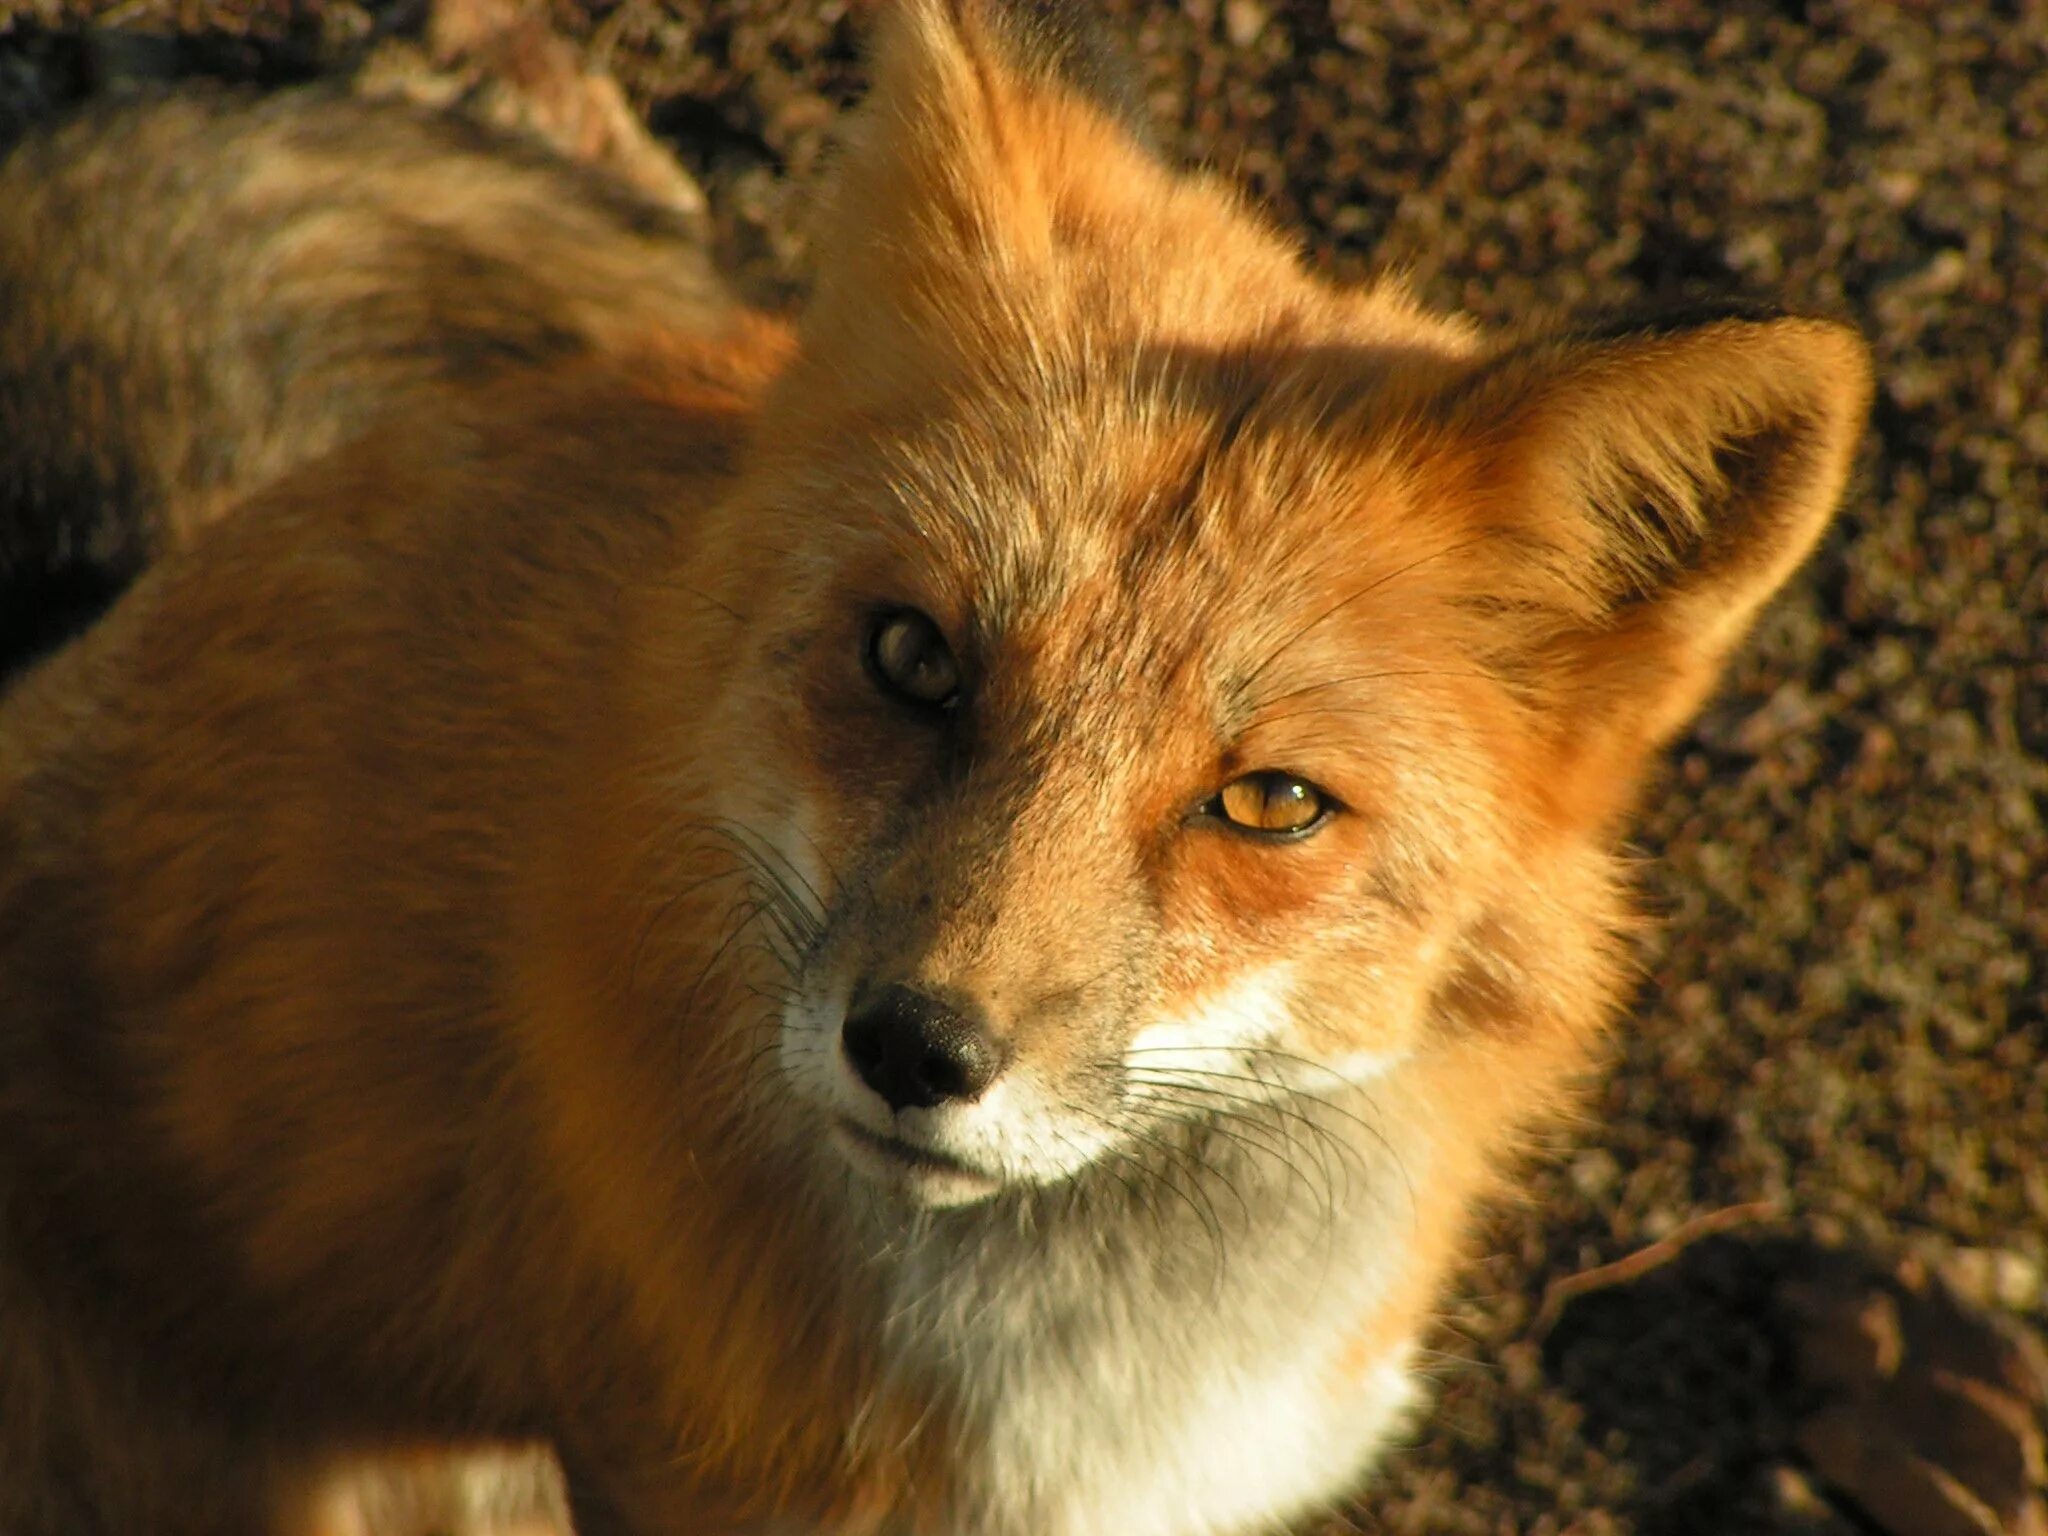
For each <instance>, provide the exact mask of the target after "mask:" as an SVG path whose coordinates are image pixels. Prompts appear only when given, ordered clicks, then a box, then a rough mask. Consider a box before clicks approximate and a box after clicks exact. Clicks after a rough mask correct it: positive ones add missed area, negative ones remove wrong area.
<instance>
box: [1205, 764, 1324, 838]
mask: <svg viewBox="0 0 2048 1536" xmlns="http://www.w3.org/2000/svg"><path fill="white" fill-rule="evenodd" d="M1331 808H1332V807H1331V801H1330V797H1329V796H1328V795H1326V794H1324V793H1323V791H1321V790H1320V789H1318V788H1316V786H1315V785H1313V784H1311V783H1309V781H1308V780H1307V779H1297V778H1296V777H1295V776H1294V775H1293V774H1291V773H1282V772H1280V771H1279V770H1278V769H1277V768H1262V769H1260V770H1259V771H1258V772H1257V773H1248V774H1246V775H1245V776H1244V777H1243V778H1241V779H1233V780H1231V781H1230V783H1228V784H1226V785H1224V786H1223V790H1222V792H1221V793H1220V794H1218V795H1217V796H1216V798H1215V799H1214V800H1211V801H1210V802H1209V804H1208V805H1206V806H1205V807H1203V809H1204V810H1205V811H1207V812H1208V813H1209V814H1210V815H1212V816H1214V817H1216V818H1217V819H1218V820H1220V821H1224V822H1227V823H1229V825H1230V826H1231V827H1232V828H1234V829H1235V830H1237V831H1239V832H1249V833H1252V834H1253V835H1254V836H1258V837H1271V838H1289V837H1303V836H1306V835H1307V834H1308V833H1310V832H1313V831H1314V830H1315V829H1316V828H1317V827H1319V826H1321V825H1322V823H1323V821H1324V819H1325V818H1326V817H1328V815H1329V814H1330V811H1331Z"/></svg>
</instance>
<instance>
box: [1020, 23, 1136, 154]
mask: <svg viewBox="0 0 2048 1536" xmlns="http://www.w3.org/2000/svg"><path fill="white" fill-rule="evenodd" d="M986 14H987V16H988V18H989V21H990V24H991V27H992V29H993V30H994V31H995V33H996V35H997V36H998V37H999V38H1001V40H1002V42H1003V44H1004V45H1005V46H1006V47H1007V48H1008V49H1010V50H1011V54H1012V57H1011V60H1010V62H1011V63H1012V64H1013V65H1014V66H1015V67H1016V68H1018V69H1020V70H1023V71H1025V72H1027V73H1032V74H1038V75H1042V76H1047V77H1049V78H1051V79H1054V80H1057V81H1058V82H1059V83H1060V84H1062V85H1064V86H1066V87H1068V88H1069V89H1070V90H1072V91H1074V92H1075V93H1076V94H1078V95H1080V96H1081V97H1083V98H1084V99H1085V100H1087V101H1088V102H1089V103H1090V104H1091V105H1093V106H1095V107H1097V108H1098V109H1100V110H1101V111H1102V113H1103V114H1104V115H1105V116H1107V117H1109V118H1110V119H1111V120H1112V121H1114V122H1115V123H1117V124H1118V125H1119V126H1120V127H1122V128H1123V129H1124V130H1125V131H1126V132H1127V133H1129V134H1130V135H1131V137H1132V138H1134V139H1136V140H1137V141H1138V142H1139V143H1140V144H1142V145H1144V146H1145V148H1147V149H1149V150H1152V151H1153V152H1155V153H1157V152H1158V150H1159V140H1158V136H1157V134H1156V133H1155V132H1154V131H1153V127H1152V119H1151V114H1150V113H1149V112H1148V111H1147V110H1146V107H1145V97H1144V92H1143V91H1142V90H1141V89H1140V81H1139V77H1138V70H1137V66H1136V65H1135V64H1134V63H1133V61H1132V59H1131V55H1130V53H1129V51H1128V50H1127V49H1125V48H1124V46H1123V44H1122V42H1121V40H1120V39H1119V38H1118V37H1117V36H1116V35H1115V33H1114V32H1112V31H1111V30H1110V28H1108V27H1106V26H1104V25H1103V23H1102V18H1101V17H1100V16H1099V15H1098V14H1097V13H1096V9H1095V7H1094V6H1092V5H1089V4H1085V3H1083V0H991V3H990V4H989V5H988V6H987V8H986Z"/></svg>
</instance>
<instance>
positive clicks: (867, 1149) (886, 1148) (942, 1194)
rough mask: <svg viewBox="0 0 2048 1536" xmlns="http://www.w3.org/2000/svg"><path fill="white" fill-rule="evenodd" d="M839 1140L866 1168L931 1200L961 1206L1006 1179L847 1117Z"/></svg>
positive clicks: (837, 1132)
mask: <svg viewBox="0 0 2048 1536" xmlns="http://www.w3.org/2000/svg"><path fill="white" fill-rule="evenodd" d="M832 1130H833V1135H834V1139H835V1140H836V1141H837V1142H838V1143H839V1145H840V1148H841V1150H843V1151H844V1152H845V1153H846V1156H847V1159H848V1161H850V1162H851V1163H852V1164H853V1165H854V1166H855V1167H856V1168H858V1169H859V1170H860V1171H861V1172H863V1173H865V1174H867V1175H868V1176H869V1177H870V1178H873V1179H875V1180H876V1181H878V1182H880V1183H883V1184H887V1185H890V1186H892V1187H895V1188H898V1189H901V1190H903V1191H905V1192H906V1193H908V1194H910V1195H912V1196H913V1197H915V1198H917V1199H919V1200H920V1201H922V1202H923V1203H926V1204H930V1205H960V1204H965V1203H967V1202H968V1201H973V1200H982V1199H986V1198H988V1197H989V1196H990V1195H993V1194H995V1193H996V1191H997V1190H999V1189H1000V1188H1001V1187H1002V1181H1001V1180H1000V1179H997V1178H995V1177H994V1176H993V1175H991V1174H987V1173H984V1172H983V1171H982V1170H980V1169H979V1168H975V1167H973V1166H971V1165H969V1164H967V1163H964V1162H961V1161H960V1160H959V1159H958V1158H955V1157H949V1156H947V1155H946V1154H945V1153H943V1152H936V1151H933V1150H932V1149H931V1148H930V1147H921V1146H918V1145H916V1144H915V1143H913V1142H908V1141H904V1140H901V1139H900V1138H898V1137H895V1136H883V1135H879V1134H877V1133H876V1132H874V1131H871V1130H869V1129H868V1128H867V1127H866V1126H864V1125H860V1124H858V1123H857V1122H855V1121H853V1120H851V1119H849V1118H847V1117H846V1116H843V1115H842V1116H841V1117H840V1118H839V1119H838V1121H837V1122H835V1124H834V1125H833V1127H832Z"/></svg>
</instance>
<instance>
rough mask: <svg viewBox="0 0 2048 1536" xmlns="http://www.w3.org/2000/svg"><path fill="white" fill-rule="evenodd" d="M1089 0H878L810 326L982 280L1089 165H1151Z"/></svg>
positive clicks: (825, 227) (1120, 58) (1132, 168)
mask: <svg viewBox="0 0 2048 1536" xmlns="http://www.w3.org/2000/svg"><path fill="white" fill-rule="evenodd" d="M1094 9H1095V8H1094V6H1093V5H1092V4H1089V3H1084V0H1064V3H1061V0H886V3H885V4H884V5H883V6H882V7H881V8H880V14H879V15H878V17H877V20H876V24H875V32H874V35H873V38H872V42H871V45H870V55H869V56H870V76H871V79H870V85H869V90H868V95H867V98H866V99H865V100H864V101H863V102H862V103H861V105H860V106H859V107H858V108H857V109H856V110H855V111H854V112H853V113H852V114H850V116H849V117H848V119H847V120H846V122H845V124H844V125H843V127H842V131H841V138H840V145H839V154H838V159H837V162H836V164H835V166H834V167H833V171H832V175H831V177H830V181H829V185H828V187H827V190H826V195H825V198H824V202H823V206H822V208H821V217H820V222H819V225H818V226H817V228H816V230H815V233H814V239H813V247H814V249H815V250H816V251H817V253H818V261H817V272H816V276H815V280H814V282H813V286H812V298H811V303H810V305H809V307H808V310H807V314H806V325H807V329H810V330H811V331H813V332H821V331H822V332H827V333H829V332H832V331H833V330H834V329H835V328H836V327H837V326H839V325H841V324H845V325H849V326H855V327H856V328H857V326H858V323H859V322H861V321H862V320H864V319H866V318H869V317H871V316H872V314H873V312H874V310H875V309H876V308H877V306H882V307H884V308H895V309H904V308H911V307H915V306H916V305H917V304H919V303H920V302H921V301H930V300H933V299H937V300H938V301H939V304H938V305H937V306H936V307H940V308H944V307H947V306H946V304H945V300H946V298H947V297H948V296H949V294H950V293H951V291H952V290H953V289H954V288H956V287H957V286H958V285H959V284H960V283H961V282H962V281H963V280H965V281H975V280H979V281H981V282H983V283H993V282H999V281H1001V280H1002V278H1003V276H1004V275H1005V273H1006V272H1014V270H1015V269H1016V268H1017V267H1019V266H1028V265H1029V264H1030V263H1031V262H1032V261H1033V260H1034V258H1036V257H1039V256H1042V255H1043V254H1044V252H1046V251H1047V250H1048V249H1050V248H1051V246H1052V245H1053V244H1054V243H1055V242H1056V241H1057V240H1058V239H1059V238H1060V232H1061V225H1062V220H1063V217H1064V215H1065V211H1066V206H1067V200H1068V199H1069V197H1070V195H1071V191H1072V189H1073V187H1074V186H1075V184H1076V183H1077V182H1081V181H1084V180H1085V179H1086V178H1088V177H1090V176H1109V177H1112V178H1115V177H1128V176H1131V175H1133V174H1135V175H1139V176H1147V175H1149V176H1154V177H1157V176H1162V175H1164V174H1165V169H1164V167H1163V166H1161V165H1160V164H1159V163H1158V162H1157V160H1156V158H1155V157H1154V155H1153V153H1152V151H1151V148H1150V143H1149V137H1148V135H1147V132H1146V129H1145V126H1144V111H1143V108H1142V106H1141V105H1140V104H1139V101H1138V96H1137V91H1136V88H1135V84H1134V79H1135V77H1134V76H1133V75H1132V73H1131V72H1130V70H1129V69H1128V67H1127V66H1126V64H1125V61H1124V59H1125V56H1124V55H1123V54H1122V53H1121V52H1120V51H1119V50H1118V49H1117V48H1116V47H1115V46H1114V43H1113V41H1112V40H1111V39H1110V38H1109V37H1108V36H1107V34H1106V33H1104V31H1103V30H1102V28H1101V26H1100V24H1099V22H1098V21H1097V19H1096V17H1095V14H1094Z"/></svg>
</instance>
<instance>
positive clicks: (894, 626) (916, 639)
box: [868, 608, 960, 709]
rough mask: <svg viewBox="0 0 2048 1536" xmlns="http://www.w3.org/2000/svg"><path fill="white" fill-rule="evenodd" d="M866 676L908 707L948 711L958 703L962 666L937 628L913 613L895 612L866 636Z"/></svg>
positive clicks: (882, 618)
mask: <svg viewBox="0 0 2048 1536" xmlns="http://www.w3.org/2000/svg"><path fill="white" fill-rule="evenodd" d="M868 671H869V672H871V673H872V674H873V675H874V679H875V681H876V682H877V683H878V684H880V685H881V688H882V691H883V692H885V693H889V694H893V695H894V696H895V697H897V698H899V699H901V700H903V701H904V702H905V703H906V704H916V705H919V706H921V707H923V708H925V709H951V708H952V707H953V706H954V705H955V704H956V703H958V702H959V699H960V663H959V662H958V661H956V660H955V659H954V657H953V648H952V647H951V646H949V645H947V644H946V637H945V636H944V635H942V634H940V633H939V626H938V625H936V624H934V623H933V622H932V621H931V620H930V619H929V618H927V617H926V616H925V615H924V614H921V613H919V612H918V611H917V610H916V609H915V608H894V609H891V610H890V611H889V612H887V613H884V614H882V615H880V616H879V617H877V618H876V619H875V621H874V623H873V625H872V626H871V627H870V628H869V630H868Z"/></svg>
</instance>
